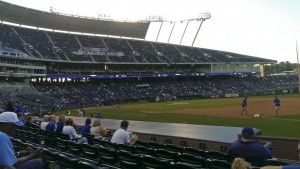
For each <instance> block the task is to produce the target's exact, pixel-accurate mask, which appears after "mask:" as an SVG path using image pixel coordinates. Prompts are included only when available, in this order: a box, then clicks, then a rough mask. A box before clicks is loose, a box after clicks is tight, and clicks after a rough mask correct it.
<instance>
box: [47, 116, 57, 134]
mask: <svg viewBox="0 0 300 169" xmlns="http://www.w3.org/2000/svg"><path fill="white" fill-rule="evenodd" d="M55 124H56V117H55V115H51V116H50V117H49V123H48V124H47V126H46V130H47V131H52V132H54V131H55V127H56V125H55Z"/></svg>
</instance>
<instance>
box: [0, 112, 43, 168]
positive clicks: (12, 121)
mask: <svg viewBox="0 0 300 169" xmlns="http://www.w3.org/2000/svg"><path fill="white" fill-rule="evenodd" d="M22 125H23V123H22V122H20V121H19V119H18V117H17V114H16V113H14V112H3V113H1V114H0V143H1V144H0V150H1V151H0V166H1V165H2V166H1V167H3V168H13V167H14V168H20V169H39V168H40V169H42V168H43V162H42V161H41V160H37V159H35V158H37V157H38V156H40V155H41V153H42V149H38V150H36V151H33V149H32V148H26V150H23V151H19V152H17V153H16V154H17V156H18V157H21V156H23V155H24V154H28V153H29V155H27V156H23V157H21V158H18V157H17V156H16V155H15V153H14V149H13V145H12V142H11V140H10V138H9V137H11V136H13V135H14V133H15V130H16V126H22Z"/></svg>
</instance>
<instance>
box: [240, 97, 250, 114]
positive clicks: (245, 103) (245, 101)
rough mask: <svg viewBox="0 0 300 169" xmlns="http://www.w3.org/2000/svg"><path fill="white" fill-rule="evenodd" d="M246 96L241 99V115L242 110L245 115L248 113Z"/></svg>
mask: <svg viewBox="0 0 300 169" xmlns="http://www.w3.org/2000/svg"><path fill="white" fill-rule="evenodd" d="M247 99H248V98H247V96H245V98H244V99H243V102H242V111H241V116H242V115H243V113H244V112H246V115H247V116H249V115H248V110H247Z"/></svg>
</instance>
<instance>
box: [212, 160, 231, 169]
mask: <svg viewBox="0 0 300 169" xmlns="http://www.w3.org/2000/svg"><path fill="white" fill-rule="evenodd" d="M206 164H207V167H208V168H209V169H231V163H229V162H227V161H225V160H217V159H207V160H206Z"/></svg>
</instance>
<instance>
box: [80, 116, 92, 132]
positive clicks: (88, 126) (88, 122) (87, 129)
mask: <svg viewBox="0 0 300 169" xmlns="http://www.w3.org/2000/svg"><path fill="white" fill-rule="evenodd" d="M91 123H92V121H91V119H90V118H87V119H86V120H85V124H84V126H82V127H81V129H80V131H81V132H82V133H90V132H91V127H92V126H91Z"/></svg>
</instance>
